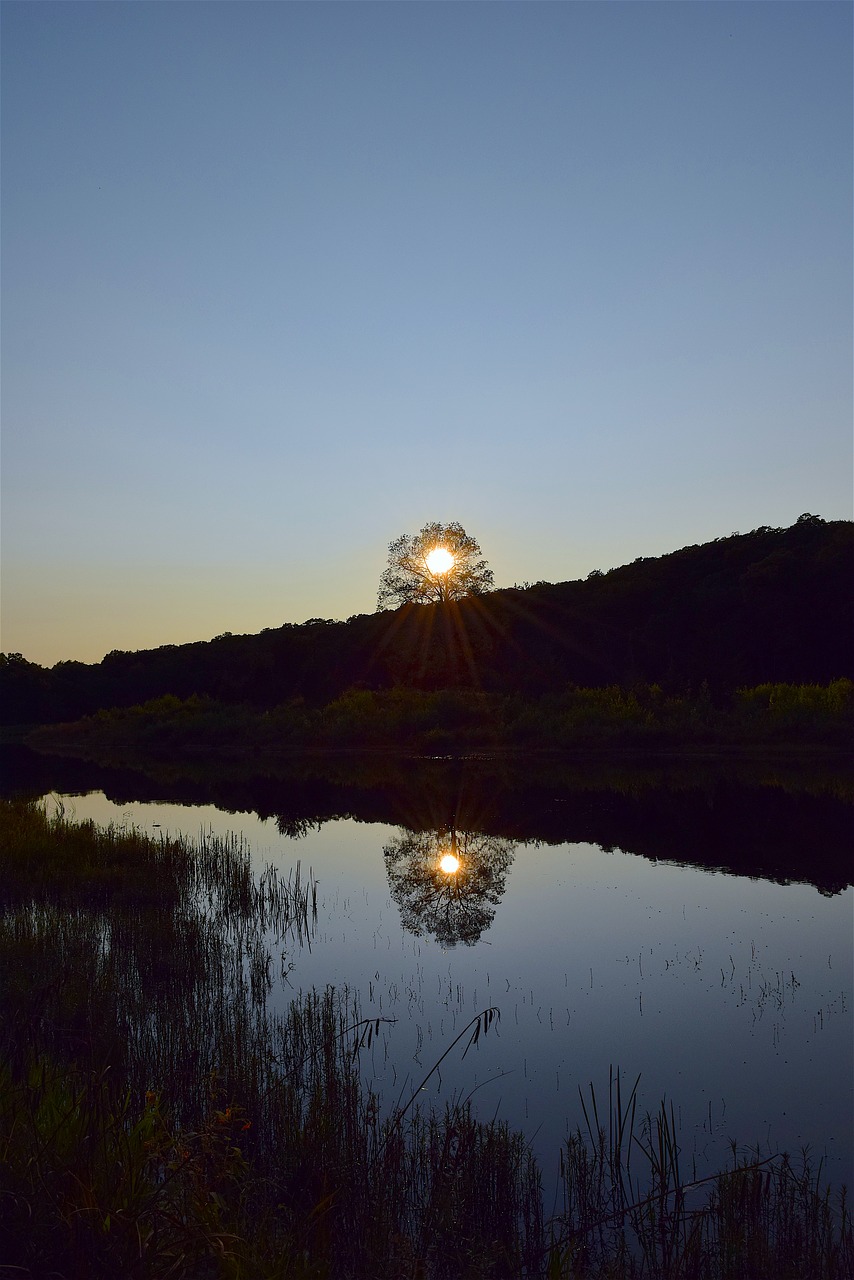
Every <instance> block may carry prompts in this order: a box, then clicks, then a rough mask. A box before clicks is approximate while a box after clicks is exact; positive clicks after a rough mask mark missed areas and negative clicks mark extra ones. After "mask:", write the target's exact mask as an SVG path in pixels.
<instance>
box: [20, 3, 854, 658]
mask: <svg viewBox="0 0 854 1280" xmlns="http://www.w3.org/2000/svg"><path fill="white" fill-rule="evenodd" d="M852 12H854V10H852V6H851V5H850V4H848V3H813V2H812V0H808V2H806V3H728V2H726V0H722V2H720V3H705V2H702V0H701V2H699V3H693V2H690V0H684V2H682V3H645V2H643V0H641V2H639V3H633V2H629V3H616V2H614V3H610V2H607V0H606V2H601V3H600V2H595V0H591V2H589V3H571V2H570V3H539V2H537V0H533V2H528V3H525V2H522V0H520V2H518V3H493V2H487V3H455V2H452V3H418V2H415V3H404V2H401V3H378V4H374V3H359V2H355V3H275V2H273V3H254V2H253V0H246V2H243V3H237V2H234V3H228V2H226V3H214V4H208V3H205V2H204V0H201V2H199V3H170V2H165V3H160V4H154V3H129V4H122V5H107V4H101V3H96V4H88V3H77V2H72V3H58V4H54V3H38V4H32V3H18V2H16V0H4V3H3V4H2V12H1V13H0V17H1V18H2V298H1V299H0V300H2V352H0V355H2V392H0V394H1V395H2V400H0V409H1V410H2V570H3V575H2V605H3V611H2V635H1V636H0V648H2V650H3V651H5V652H20V653H23V654H24V656H25V657H26V658H28V659H30V660H31V661H35V662H39V663H43V664H46V665H50V664H52V663H54V662H56V661H59V660H66V659H76V660H81V661H97V660H99V659H100V658H101V657H102V656H103V655H104V654H105V653H107V652H109V651H110V650H112V649H140V648H150V647H154V646H157V645H161V644H179V643H183V642H185V641H191V640H203V639H208V638H210V637H211V636H214V635H217V634H220V633H222V632H224V631H231V632H234V633H235V634H239V633H246V632H255V631H259V630H261V629H262V628H263V627H277V626H280V625H281V624H282V623H284V622H302V621H304V620H306V619H308V618H312V617H325V618H347V617H349V616H351V615H353V614H359V613H370V612H372V611H373V609H374V608H375V606H376V592H377V585H378V582H379V578H380V574H381V573H382V571H383V569H384V568H385V566H386V562H387V547H388V543H389V542H390V541H391V540H392V539H394V538H396V537H398V536H399V535H400V534H402V533H416V532H417V531H418V530H419V529H420V528H421V527H422V526H423V525H425V524H426V523H428V522H430V521H437V520H438V521H443V522H448V521H458V522H460V523H461V524H462V525H463V526H464V527H465V528H466V530H467V531H468V533H469V534H471V535H472V536H473V537H475V538H476V539H477V540H478V541H479V543H480V545H481V548H482V551H483V554H484V556H485V557H486V559H487V561H488V562H489V565H490V567H491V568H492V570H493V572H494V574H495V584H496V586H499V587H501V586H511V585H513V584H514V583H519V584H522V583H524V582H533V581H537V580H547V581H553V582H560V581H566V580H569V579H573V578H579V577H585V576H586V575H587V574H588V573H589V572H590V571H591V570H593V569H601V570H607V569H609V568H611V567H614V566H616V565H620V564H625V563H628V562H629V561H632V560H634V559H636V558H637V557H639V556H657V555H662V554H666V553H667V552H669V551H673V550H676V549H678V548H680V547H683V546H686V545H690V544H695V543H701V542H705V541H708V540H710V539H712V538H716V537H722V536H726V535H728V534H730V533H732V532H734V531H737V530H738V531H741V532H747V531H749V530H750V529H753V528H755V527H757V526H759V525H772V526H788V525H790V524H792V523H793V522H794V521H795V520H796V519H797V518H798V516H799V515H800V514H802V513H803V512H807V511H809V512H812V513H814V514H818V515H821V516H824V517H825V518H826V519H840V518H844V519H850V518H851V517H852V514H854V513H852V338H853V337H854V335H853V334H852V113H851V101H852V58H851V50H852Z"/></svg>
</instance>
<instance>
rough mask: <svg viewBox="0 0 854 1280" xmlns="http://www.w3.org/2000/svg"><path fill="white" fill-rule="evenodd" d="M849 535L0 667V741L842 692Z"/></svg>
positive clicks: (808, 524) (753, 545)
mask: <svg viewBox="0 0 854 1280" xmlns="http://www.w3.org/2000/svg"><path fill="white" fill-rule="evenodd" d="M852 570H854V524H852V523H851V522H849V521H831V522H827V523H825V522H824V521H822V520H819V519H818V518H817V517H806V518H805V517H802V518H801V519H800V520H799V521H798V522H797V523H796V524H795V525H793V526H792V527H791V528H789V529H768V528H761V529H756V530H754V531H753V532H752V533H749V534H741V535H738V534H733V535H732V536H731V537H728V538H721V539H718V540H717V541H715V542H710V543H706V544H704V545H702V546H695V547H685V548H684V549H683V550H681V551H677V552H674V553H673V554H671V555H667V556H662V557H660V558H657V559H641V560H637V561H635V562H634V563H633V564H630V565H625V566H624V567H622V568H619V569H612V570H611V571H610V572H609V573H603V574H600V575H592V576H591V577H589V578H587V579H586V580H584V581H575V582H564V583H557V584H549V583H540V584H537V585H536V586H533V587H529V588H526V589H524V590H520V589H510V590H502V591H493V592H490V593H487V594H486V595H480V596H472V597H469V598H467V599H463V600H460V601H456V602H454V601H450V602H447V603H443V604H438V605H429V604H427V605H421V604H405V605H403V606H401V607H400V608H399V609H397V610H395V611H393V612H386V613H378V614H369V615H359V616H354V617H352V618H350V619H349V621H348V622H331V621H324V620H320V619H312V620H311V621H309V622H306V623H303V624H302V625H300V626H297V625H291V624H287V625H285V626H283V627H280V628H278V629H276V630H267V631H263V632H261V633H260V634H259V635H247V636H221V637H218V638H217V639H215V640H211V641H208V642H199V643H196V644H187V645H164V646H163V647H161V648H159V649H154V650H143V651H140V652H137V653H123V652H118V651H116V652H113V653H110V654H108V655H107V656H106V657H105V658H104V659H103V661H102V662H100V663H96V664H91V665H87V664H84V663H79V662H60V663H57V664H56V666H54V667H52V668H50V669H45V668H42V667H39V666H37V665H36V664H34V663H30V662H27V661H26V659H24V658H23V657H22V656H21V655H20V654H11V655H6V656H4V657H2V658H0V706H2V713H0V714H2V717H3V723H5V724H25V723H29V724H35V723H47V722H56V721H63V720H75V719H77V718H79V717H80V716H83V715H88V714H91V713H93V712H94V711H96V710H98V709H99V708H104V707H127V706H132V705H134V704H138V703H143V702H146V701H148V700H150V699H153V698H159V697H162V696H164V695H166V694H171V695H174V696H176V697H178V698H181V699H186V698H189V697H191V696H192V695H194V694H195V695H199V696H207V697H211V698H214V699H216V700H218V701H221V702H225V703H242V704H246V705H248V706H251V707H255V708H269V707H274V706H278V705H280V704H282V703H284V702H287V701H289V700H291V699H295V698H301V699H304V700H305V702H306V703H307V704H309V705H310V706H319V705H323V704H325V703H328V702H331V701H333V700H334V699H335V698H338V697H340V695H341V694H342V693H343V692H344V691H345V690H347V689H350V688H353V687H361V688H365V689H373V690H380V689H387V688H392V687H395V686H399V685H404V686H407V687H409V688H416V689H424V690H433V689H447V688H455V687H456V688H475V689H482V690H485V691H489V692H494V693H516V694H521V695H523V696H524V697H527V698H533V697H539V696H540V695H542V694H545V693H549V692H554V691H556V690H562V689H564V688H565V686H566V685H567V684H568V683H570V682H571V683H574V684H576V685H582V686H606V685H621V686H623V687H630V686H633V685H636V684H638V683H641V682H647V683H657V684H659V685H661V686H662V687H663V688H664V689H665V691H667V692H677V693H682V692H685V691H687V690H689V689H693V690H697V689H699V688H700V686H701V685H702V684H703V682H704V681H705V682H707V686H708V688H709V689H710V690H711V692H712V694H715V693H719V692H720V691H725V690H732V689H735V688H737V687H740V686H744V685H759V684H762V683H764V682H769V681H770V682H780V681H791V682H795V683H805V682H815V681H818V682H827V681H829V680H832V679H834V678H836V677H838V676H843V675H851V674H852V666H854V664H852V643H851V641H852V603H851V602H852V592H851V587H852V583H854V572H852Z"/></svg>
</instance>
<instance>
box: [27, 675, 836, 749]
mask: <svg viewBox="0 0 854 1280" xmlns="http://www.w3.org/2000/svg"><path fill="white" fill-rule="evenodd" d="M852 732H854V682H852V681H851V680H849V679H837V680H833V681H831V682H830V683H829V684H826V685H817V684H810V685H792V684H764V685H758V686H756V687H754V688H751V689H739V690H737V691H736V692H735V693H733V694H732V695H728V696H726V697H722V698H719V699H717V700H714V701H713V700H712V698H711V696H710V694H709V691H708V689H707V688H702V689H700V691H699V692H698V693H696V694H694V695H690V694H685V695H681V696H677V695H667V694H665V693H664V691H663V690H662V688H661V687H660V686H659V685H636V686H634V687H633V688H631V689H623V688H620V687H619V686H616V685H611V686H608V687H606V688H597V689H580V688H576V687H574V686H573V687H568V688H566V689H564V690H563V691H562V692H561V693H559V694H554V695H544V696H542V697H541V698H539V699H537V700H536V701H529V700H525V699H522V698H519V697H514V696H509V695H499V694H487V693H479V692H473V691H470V690H461V689H450V690H441V691H437V692H434V693H426V692H423V691H419V690H415V689H404V688H399V689H391V690H387V691H372V690H369V689H350V690H348V691H347V692H346V693H345V694H343V695H342V697H340V698H338V699H336V700H335V701H334V702H331V703H329V704H328V705H326V706H324V707H310V706H308V705H307V704H306V703H305V702H304V701H302V700H301V699H297V700H294V701H292V702H289V703H285V704H283V705H282V706H279V707H275V708H273V709H272V710H270V711H263V712H261V711H257V710H255V709H253V708H252V707H249V706H239V705H234V704H229V703H220V702H215V701H213V700H212V699H210V698H205V697H197V696H195V695H194V696H193V697H191V698H187V699H184V700H181V699H179V698H176V697H174V696H172V695H168V696H166V697H163V698H157V699H154V700H153V701H150V702H147V703H144V704H142V705H140V706H133V707H126V708H116V709H113V710H109V711H99V712H98V713H97V714H96V715H94V716H90V717H87V718H86V719H84V720H81V721H78V722H77V723H74V724H67V725H52V726H45V727H44V728H42V729H39V730H36V731H35V732H33V733H31V734H30V735H29V737H28V739H27V740H28V742H30V743H31V744H32V745H34V746H36V747H37V748H40V749H43V750H48V751H68V752H71V753H72V754H82V755H90V756H94V757H95V758H97V757H98V756H99V755H100V756H104V757H108V758H110V759H111V760H113V761H120V760H134V759H145V758H146V757H151V756H154V757H156V756H158V755H161V756H163V755H167V756H168V755H175V754H177V753H181V754H183V755H185V756H186V755H191V754H197V755H198V754H211V753H216V754H219V755H224V756H235V757H237V756H241V755H244V754H245V753H246V752H247V751H248V750H251V752H252V753H253V754H254V755H257V754H258V753H263V754H264V755H265V756H267V757H271V758H275V757H276V756H282V755H287V754H288V753H293V752H294V751H297V750H299V751H301V752H302V751H314V752H329V751H341V750H350V751H354V750H358V751H364V750H384V751H394V752H397V753H415V754H417V753H422V754H435V753H458V754H461V753H468V752H491V753H504V752H526V753H527V752H530V751H537V750H551V751H555V750H558V751H560V750H563V751H578V750H585V751H586V750H599V751H610V750H614V749H620V750H624V749H627V748H628V749H634V750H642V751H649V750H668V749H672V748H683V747H694V748H704V747H705V748H709V747H712V748H720V747H729V748H745V747H746V748H751V747H760V746H761V747H795V748H801V749H802V748H804V747H809V746H812V747H827V748H831V749H840V748H844V747H846V746H848V747H850V744H851V742H852Z"/></svg>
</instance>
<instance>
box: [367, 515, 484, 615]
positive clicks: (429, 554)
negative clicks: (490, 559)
mask: <svg viewBox="0 0 854 1280" xmlns="http://www.w3.org/2000/svg"><path fill="white" fill-rule="evenodd" d="M491 587H492V570H491V569H489V568H488V567H487V564H486V561H485V560H484V559H483V558H482V553H481V550H480V546H479V545H478V543H477V542H476V541H475V539H474V538H471V537H469V535H468V534H467V533H466V531H465V529H464V528H463V526H462V525H461V524H439V523H437V522H434V523H433V524H425V526H424V528H423V529H422V530H421V532H420V533H414V534H410V533H403V534H401V535H400V537H399V538H395V539H394V541H393V542H390V543H389V544H388V566H387V568H386V569H385V572H384V573H383V575H382V577H381V578H380V586H379V591H378V593H377V608H378V609H394V608H397V606H398V605H402V604H409V603H411V602H415V603H418V604H441V603H443V602H444V601H446V600H462V599H463V598H464V597H465V596H479V595H483V593H484V592H486V591H489V590H490V588H491Z"/></svg>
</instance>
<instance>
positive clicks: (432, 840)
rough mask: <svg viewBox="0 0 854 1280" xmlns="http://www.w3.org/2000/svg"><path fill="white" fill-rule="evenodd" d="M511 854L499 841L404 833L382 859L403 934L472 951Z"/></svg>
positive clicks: (468, 834)
mask: <svg viewBox="0 0 854 1280" xmlns="http://www.w3.org/2000/svg"><path fill="white" fill-rule="evenodd" d="M515 848H516V846H515V844H514V843H513V842H512V841H510V840H503V839H502V838H501V837H500V836H488V835H484V834H482V833H481V832H475V831H459V832H458V831H455V830H454V828H453V827H451V828H446V829H444V830H440V831H406V830H402V831H401V833H400V835H399V836H397V837H395V839H394V840H392V841H391V843H390V844H387V845H386V846H385V848H384V849H383V854H384V856H385V862H386V870H387V872H388V880H389V887H390V889H391V896H392V898H393V899H394V901H395V902H396V903H397V905H398V908H399V909H400V918H401V922H402V924H403V927H404V929H408V930H409V931H410V932H411V933H415V934H424V933H429V934H432V936H433V937H434V938H435V939H436V941H437V942H439V943H441V945H442V946H443V947H452V946H454V945H455V944H456V943H457V942H462V943H464V944H465V945H466V946H472V945H473V943H475V942H477V940H478V939H479V938H480V935H481V934H482V933H483V931H484V929H487V928H488V927H489V925H490V924H491V923H492V918H493V916H494V915H495V908H496V907H497V905H498V903H499V901H500V899H501V895H502V894H503V892H504V881H505V879H506V876H507V872H508V871H509V869H510V864H511V863H512V861H513V853H514V850H515ZM448 857H451V858H452V859H455V860H456V861H457V862H458V866H457V867H456V869H452V868H453V863H452V862H448V861H447V859H448ZM443 859H445V864H444V865H445V867H446V868H448V869H446V870H443V869H442V865H440V864H441V863H442V861H443Z"/></svg>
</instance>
